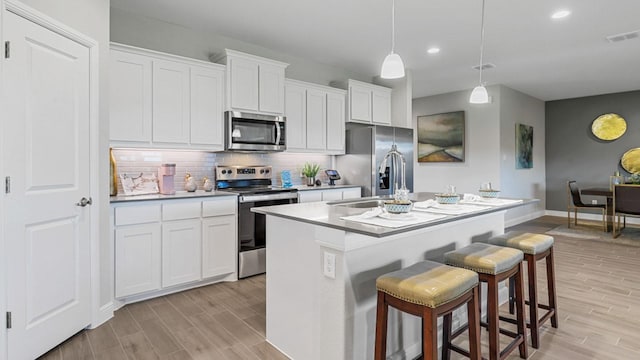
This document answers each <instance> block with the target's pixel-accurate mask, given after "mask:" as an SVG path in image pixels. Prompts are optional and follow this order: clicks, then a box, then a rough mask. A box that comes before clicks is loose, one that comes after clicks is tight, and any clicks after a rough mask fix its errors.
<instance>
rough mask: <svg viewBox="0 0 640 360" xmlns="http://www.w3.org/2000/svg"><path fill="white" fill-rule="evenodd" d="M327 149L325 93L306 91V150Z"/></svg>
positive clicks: (313, 90) (312, 90)
mask: <svg viewBox="0 0 640 360" xmlns="http://www.w3.org/2000/svg"><path fill="white" fill-rule="evenodd" d="M326 148H327V93H326V92H324V91H321V90H315V89H308V90H307V149H309V150H321V151H324V150H326Z"/></svg>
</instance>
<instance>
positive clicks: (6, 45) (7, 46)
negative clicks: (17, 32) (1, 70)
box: [4, 41, 11, 59]
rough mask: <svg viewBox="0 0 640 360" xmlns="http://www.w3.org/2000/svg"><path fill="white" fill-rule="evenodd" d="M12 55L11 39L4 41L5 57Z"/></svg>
mask: <svg viewBox="0 0 640 360" xmlns="http://www.w3.org/2000/svg"><path fill="white" fill-rule="evenodd" d="M10 57H11V41H5V42H4V58H5V59H8V58H10Z"/></svg>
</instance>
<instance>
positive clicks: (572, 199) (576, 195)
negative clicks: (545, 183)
mask: <svg viewBox="0 0 640 360" xmlns="http://www.w3.org/2000/svg"><path fill="white" fill-rule="evenodd" d="M567 194H568V197H569V205H568V206H567V227H568V228H570V227H571V212H572V211H573V217H574V224H575V226H578V209H592V210H595V209H598V210H600V211H602V231H604V232H606V231H607V205H606V204H585V203H583V202H582V198H581V197H580V188H578V185H577V184H576V182H575V180H570V181H568V182H567Z"/></svg>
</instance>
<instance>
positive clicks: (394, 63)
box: [380, 0, 404, 79]
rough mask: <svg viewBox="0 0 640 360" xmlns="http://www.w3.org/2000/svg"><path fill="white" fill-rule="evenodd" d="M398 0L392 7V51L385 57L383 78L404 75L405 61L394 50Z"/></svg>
mask: <svg viewBox="0 0 640 360" xmlns="http://www.w3.org/2000/svg"><path fill="white" fill-rule="evenodd" d="M395 18H396V1H395V0H393V2H392V7H391V52H390V53H389V55H387V57H386V58H384V62H383V63H382V70H381V71H380V77H381V78H383V79H399V78H402V77H404V63H403V62H402V59H401V58H400V55H398V54H396V53H395V52H393V50H395V45H396V23H395Z"/></svg>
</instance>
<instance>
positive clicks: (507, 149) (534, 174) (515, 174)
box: [500, 86, 546, 221]
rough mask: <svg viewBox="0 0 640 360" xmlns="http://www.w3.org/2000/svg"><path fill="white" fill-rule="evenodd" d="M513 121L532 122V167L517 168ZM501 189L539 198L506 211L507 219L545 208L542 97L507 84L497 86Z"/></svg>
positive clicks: (514, 193)
mask: <svg viewBox="0 0 640 360" xmlns="http://www.w3.org/2000/svg"><path fill="white" fill-rule="evenodd" d="M516 124H525V125H529V126H533V168H531V169H516V166H515V163H516V161H515V138H516V136H515V131H516V130H515V129H516ZM500 152H501V166H500V169H501V171H500V179H501V181H500V183H501V185H500V186H501V187H500V190H501V191H502V194H501V195H502V196H505V197H515V198H530V199H531V198H533V199H540V202H539V203H537V204H535V205H531V206H528V207H522V208H517V209H514V210H511V211H509V214H508V218H507V221H509V219H518V218H524V217H527V215H528V214H531V213H532V212H534V213H537V214H538V215H540V213H541V212H543V211H544V210H545V209H546V202H545V197H546V185H545V181H546V180H545V178H546V171H545V167H546V166H545V105H544V101H542V100H538V99H536V98H533V97H531V96H529V95H526V94H523V93H521V92H519V91H516V90H513V89H511V88H508V87H506V86H501V87H500Z"/></svg>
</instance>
